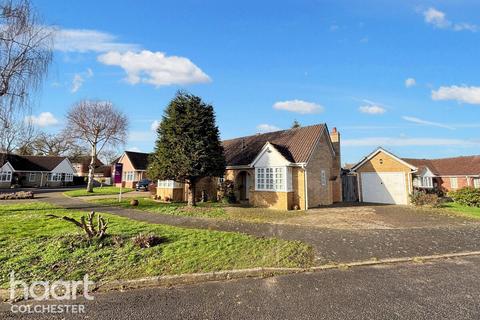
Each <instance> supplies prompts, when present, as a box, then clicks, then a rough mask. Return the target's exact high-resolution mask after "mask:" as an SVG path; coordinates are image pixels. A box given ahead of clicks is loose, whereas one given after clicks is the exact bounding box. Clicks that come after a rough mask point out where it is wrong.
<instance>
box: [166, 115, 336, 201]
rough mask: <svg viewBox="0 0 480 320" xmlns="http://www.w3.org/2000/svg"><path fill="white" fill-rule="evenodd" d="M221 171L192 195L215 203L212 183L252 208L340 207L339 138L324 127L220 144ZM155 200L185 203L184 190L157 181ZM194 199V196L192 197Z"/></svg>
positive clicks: (178, 186)
mask: <svg viewBox="0 0 480 320" xmlns="http://www.w3.org/2000/svg"><path fill="white" fill-rule="evenodd" d="M223 147H224V152H225V158H226V162H227V168H226V172H225V175H224V176H223V177H221V178H219V179H214V178H204V179H202V181H200V185H199V186H197V192H199V193H201V192H203V193H205V194H207V195H209V197H216V192H217V191H216V190H217V184H218V181H220V182H221V181H223V180H230V181H232V182H233V185H234V193H235V196H236V199H237V200H239V201H240V202H245V203H249V204H251V205H253V206H258V207H268V208H276V209H283V210H289V209H293V208H299V209H302V210H304V209H308V208H312V207H317V206H321V205H329V204H332V203H333V202H340V201H342V191H341V178H340V134H339V132H338V131H337V130H336V128H334V129H333V131H332V132H331V133H329V132H328V128H327V126H326V125H325V124H318V125H312V126H307V127H300V128H295V129H290V130H282V131H276V132H269V133H264V134H257V135H253V136H247V137H241V138H236V139H232V140H225V141H223ZM157 194H158V195H159V196H160V197H162V198H164V197H165V196H167V197H168V198H170V199H173V200H178V201H181V200H184V199H186V195H187V192H186V187H185V186H184V185H183V184H182V183H178V182H174V181H159V182H158V188H157ZM197 197H198V194H197Z"/></svg>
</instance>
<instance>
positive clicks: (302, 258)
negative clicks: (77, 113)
mask: <svg viewBox="0 0 480 320" xmlns="http://www.w3.org/2000/svg"><path fill="white" fill-rule="evenodd" d="M47 214H55V215H57V216H64V215H67V216H69V217H74V218H77V219H78V218H79V217H81V216H82V215H83V214H84V213H82V212H76V211H75V212H73V211H67V210H65V209H61V208H58V207H55V206H52V205H49V204H46V203H41V202H35V203H24V204H11V205H0V287H4V288H6V287H7V286H8V281H9V280H8V279H9V278H8V277H9V273H10V272H11V271H15V273H16V275H17V278H18V279H22V280H24V281H29V282H30V281H43V280H45V281H52V280H58V279H64V280H80V279H81V278H83V276H84V275H85V274H88V275H89V277H90V278H91V279H93V280H94V281H99V280H103V281H109V280H115V279H135V278H141V277H146V276H158V275H168V274H181V273H192V272H209V271H218V270H228V269H235V268H251V267H307V266H310V265H312V262H313V250H312V248H311V247H309V246H307V245H306V244H304V243H301V242H298V241H285V240H280V239H274V238H255V237H252V236H248V235H245V234H240V233H230V232H219V231H210V230H195V229H183V228H178V227H171V226H165V225H155V224H147V223H142V222H136V221H133V220H130V219H127V218H122V217H118V216H114V215H108V214H103V216H104V217H105V218H107V220H108V223H109V228H108V234H109V236H108V237H107V238H106V239H104V240H103V241H102V242H95V241H93V242H91V243H89V242H87V241H86V240H85V237H84V235H83V231H81V230H80V229H79V228H77V227H75V226H74V225H73V224H71V223H69V222H67V221H64V220H61V219H55V218H49V217H47V216H46V215H47ZM138 234H155V235H157V236H160V237H162V238H163V239H164V241H163V243H162V244H160V245H157V246H154V247H152V248H147V249H140V248H139V247H137V246H135V245H134V243H133V241H132V237H134V236H136V235H138Z"/></svg>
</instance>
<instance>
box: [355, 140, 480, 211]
mask: <svg viewBox="0 0 480 320" xmlns="http://www.w3.org/2000/svg"><path fill="white" fill-rule="evenodd" d="M352 171H353V172H355V173H356V174H357V178H358V179H357V181H358V188H359V196H360V201H363V202H373V203H387V204H408V203H409V202H410V201H409V195H410V194H411V193H412V192H413V190H414V189H424V190H440V191H450V190H455V189H459V188H462V187H466V186H470V187H475V188H480V156H470V157H456V158H445V159H431V160H428V159H410V158H399V157H397V156H396V155H394V154H393V153H391V152H389V151H387V150H385V149H383V148H378V149H376V150H375V151H374V152H372V153H371V154H369V155H368V156H366V157H365V158H364V159H362V160H361V161H360V162H358V163H357V164H356V165H355V166H354V167H353V168H352Z"/></svg>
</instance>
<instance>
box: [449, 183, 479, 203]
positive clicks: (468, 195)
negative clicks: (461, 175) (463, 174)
mask: <svg viewBox="0 0 480 320" xmlns="http://www.w3.org/2000/svg"><path fill="white" fill-rule="evenodd" d="M448 196H449V197H450V198H452V200H453V201H455V202H456V203H459V204H461V205H464V206H468V207H480V189H474V188H471V187H466V188H462V189H460V190H457V191H450V192H449V193H448Z"/></svg>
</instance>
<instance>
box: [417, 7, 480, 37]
mask: <svg viewBox="0 0 480 320" xmlns="http://www.w3.org/2000/svg"><path fill="white" fill-rule="evenodd" d="M423 17H424V19H425V22H426V23H428V24H431V25H433V26H434V27H435V28H438V29H451V30H454V31H464V30H467V31H471V32H477V31H478V29H479V28H478V26H477V25H474V24H471V23H466V22H460V23H454V22H452V21H450V20H448V19H447V15H446V14H445V12H442V11H440V10H437V9H435V8H433V7H430V8H428V9H427V10H425V11H423Z"/></svg>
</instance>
